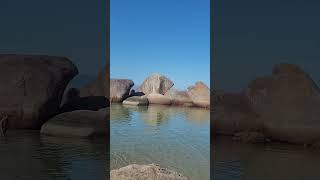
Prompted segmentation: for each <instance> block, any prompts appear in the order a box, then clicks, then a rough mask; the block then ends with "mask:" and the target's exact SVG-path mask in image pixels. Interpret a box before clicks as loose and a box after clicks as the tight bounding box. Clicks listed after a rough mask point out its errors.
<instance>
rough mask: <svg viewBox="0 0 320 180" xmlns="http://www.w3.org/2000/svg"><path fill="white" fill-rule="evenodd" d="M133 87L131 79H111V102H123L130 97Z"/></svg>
mask: <svg viewBox="0 0 320 180" xmlns="http://www.w3.org/2000/svg"><path fill="white" fill-rule="evenodd" d="M133 85H134V83H133V81H132V80H129V79H111V80H110V102H122V101H123V100H124V99H125V98H127V97H128V96H129V93H130V90H131V88H132V86H133Z"/></svg>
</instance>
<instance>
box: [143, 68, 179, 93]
mask: <svg viewBox="0 0 320 180" xmlns="http://www.w3.org/2000/svg"><path fill="white" fill-rule="evenodd" d="M173 85H174V84H173V82H172V81H171V80H170V79H169V78H167V77H166V76H164V75H161V74H157V73H154V74H151V75H150V76H149V77H148V78H147V79H145V80H144V81H143V83H142V85H141V86H140V87H139V89H138V90H139V91H140V92H143V93H144V94H145V95H149V94H151V93H157V94H162V95H164V94H165V93H166V92H167V91H168V90H169V89H170V88H171V87H172V86H173Z"/></svg>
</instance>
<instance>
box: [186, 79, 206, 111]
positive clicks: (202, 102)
mask: <svg viewBox="0 0 320 180" xmlns="http://www.w3.org/2000/svg"><path fill="white" fill-rule="evenodd" d="M187 93H188V95H189V97H190V98H191V99H192V102H193V104H194V105H196V106H198V107H205V108H208V107H210V89H209V88H208V86H207V85H205V84H204V83H203V82H201V81H198V82H196V84H195V85H194V86H190V87H188V91H187Z"/></svg>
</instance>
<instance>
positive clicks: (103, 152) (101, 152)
mask: <svg viewBox="0 0 320 180" xmlns="http://www.w3.org/2000/svg"><path fill="white" fill-rule="evenodd" d="M108 167H109V166H108V164H107V141H106V140H105V139H103V138H101V139H96V140H86V139H78V138H58V137H48V136H41V135H40V134H39V131H21V130H20V131H19V130H9V131H8V132H7V137H6V138H3V137H0V179H6V180H11V179H19V180H20V179H26V180H27V179H30V180H31V179H32V180H34V179H48V180H50V179H76V180H81V179H84V180H86V179H106V177H107V174H108V172H107V168H108Z"/></svg>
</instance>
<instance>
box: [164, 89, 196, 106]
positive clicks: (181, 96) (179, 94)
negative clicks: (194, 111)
mask: <svg viewBox="0 0 320 180" xmlns="http://www.w3.org/2000/svg"><path fill="white" fill-rule="evenodd" d="M165 96H166V97H169V98H170V99H171V101H172V105H182V106H192V100H191V98H190V97H189V95H188V93H187V92H186V91H179V90H177V89H174V88H171V89H170V90H169V91H167V92H166V93H165Z"/></svg>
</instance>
